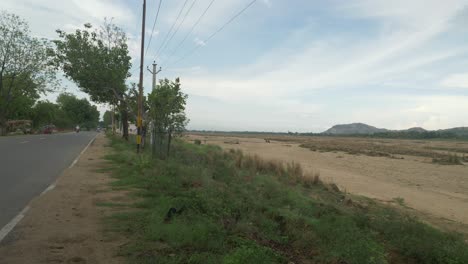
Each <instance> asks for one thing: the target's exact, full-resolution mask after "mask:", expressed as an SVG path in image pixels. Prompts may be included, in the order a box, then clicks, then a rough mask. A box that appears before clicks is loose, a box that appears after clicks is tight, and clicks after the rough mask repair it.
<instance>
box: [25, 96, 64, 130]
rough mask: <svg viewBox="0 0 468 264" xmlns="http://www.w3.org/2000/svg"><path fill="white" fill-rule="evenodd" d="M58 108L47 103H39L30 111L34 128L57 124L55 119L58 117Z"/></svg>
mask: <svg viewBox="0 0 468 264" xmlns="http://www.w3.org/2000/svg"><path fill="white" fill-rule="evenodd" d="M59 112H60V108H59V106H58V105H57V104H54V103H51V102H49V101H40V102H37V104H36V105H35V106H34V108H33V109H32V116H31V117H32V120H33V125H34V127H36V128H37V127H41V126H43V125H49V124H55V125H58V124H57V122H56V121H57V119H58V117H59V115H60V113H59Z"/></svg>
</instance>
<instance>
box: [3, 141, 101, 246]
mask: <svg viewBox="0 0 468 264" xmlns="http://www.w3.org/2000/svg"><path fill="white" fill-rule="evenodd" d="M98 135H99V134H97V135H96V136H94V137H93V139H91V141H89V143H88V145H86V147H85V148H84V149H83V150H82V151H81V153H80V155H78V157H77V158H76V159H75V160H74V161H73V163H72V164H71V165H70V167H69V168H72V167H73V166H74V165H75V164H76V163H77V162H78V160H79V159H80V157H81V155H83V153H84V152H85V151H86V150H87V149H88V148H89V146H90V145H91V144H92V143H93V141H94V140H95V139H96V137H97V136H98ZM40 139H45V138H40ZM55 186H56V184H55V182H54V183H53V184H51V185H50V186H49V187H47V188H46V189H45V190H44V191H43V192H42V193H41V194H40V195H39V196H42V195H44V194H46V193H47V192H49V191H51V190H53V189H54V188H55ZM28 210H29V205H28V206H26V207H25V208H24V209H23V210H22V211H21V212H20V213H19V214H18V215H16V216H15V218H13V219H12V220H11V221H10V222H9V223H8V224H6V225H5V226H4V227H3V228H2V229H1V230H0V242H2V240H3V239H4V238H5V237H6V236H7V235H8V234H9V233H10V232H11V230H13V228H15V226H16V225H17V224H18V223H19V222H20V221H21V220H22V219H23V218H24V216H25V215H26V212H27V211H28Z"/></svg>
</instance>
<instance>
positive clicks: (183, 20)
mask: <svg viewBox="0 0 468 264" xmlns="http://www.w3.org/2000/svg"><path fill="white" fill-rule="evenodd" d="M196 2H197V0H194V1H193V2H192V4H191V5H190V7H189V9H188V10H187V12H185V15H184V18H183V19H182V21H181V22H180V23H179V25H178V26H177V28H176V30H175V31H174V32H173V33H172V35H171V37H170V38H169V40H168V41H167V42H166V44H165V45H164V47H163V48H162V49H161V53H163V51H164V49H165V48H166V47H167V45H168V44H169V43H170V42H171V40H172V39H173V38H174V36H175V34H177V32H179V29H180V27H181V26H182V24H184V22H185V19H187V16H188V14H189V13H190V11H191V10H192V8H193V6H194V5H195V3H196Z"/></svg>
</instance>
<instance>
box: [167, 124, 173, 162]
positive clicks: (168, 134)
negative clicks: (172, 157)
mask: <svg viewBox="0 0 468 264" xmlns="http://www.w3.org/2000/svg"><path fill="white" fill-rule="evenodd" d="M171 141H172V131H170V130H169V131H168V132H167V154H166V157H169V151H171Z"/></svg>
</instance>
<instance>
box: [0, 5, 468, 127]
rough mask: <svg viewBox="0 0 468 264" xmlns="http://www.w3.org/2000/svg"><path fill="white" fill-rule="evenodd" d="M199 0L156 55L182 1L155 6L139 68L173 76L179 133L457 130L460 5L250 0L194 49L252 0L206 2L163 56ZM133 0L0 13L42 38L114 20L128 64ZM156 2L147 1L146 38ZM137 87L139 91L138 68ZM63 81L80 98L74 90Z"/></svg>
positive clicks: (136, 11)
mask: <svg viewBox="0 0 468 264" xmlns="http://www.w3.org/2000/svg"><path fill="white" fill-rule="evenodd" d="M193 1H194V0H188V2H187V5H186V7H185V10H184V11H183V12H182V16H183V15H184V14H185V12H186V11H187V10H188V7H189V6H191V5H192V3H193ZM210 1H211V0H198V1H196V2H195V4H194V5H193V8H192V10H191V11H190V13H188V16H187V19H186V20H185V21H184V23H183V24H180V29H179V31H178V32H177V34H175V35H174V38H173V39H172V40H171V42H169V43H168V44H167V47H166V48H165V49H163V51H162V52H160V53H161V54H156V51H157V50H158V49H159V47H160V46H161V43H162V41H163V39H164V37H165V35H166V34H167V32H168V30H169V29H170V27H171V26H172V25H173V23H174V20H175V18H176V16H177V14H178V12H179V11H180V9H181V7H182V5H183V4H184V2H185V0H163V2H162V5H161V13H160V16H159V19H158V23H157V26H156V31H155V34H154V36H153V40H152V44H151V46H149V48H148V54H147V58H146V61H145V65H150V64H151V63H152V61H153V60H157V62H158V63H160V65H161V66H162V68H163V71H162V72H161V73H160V74H159V76H158V77H159V78H166V77H167V78H175V77H177V76H180V78H181V81H182V87H183V90H184V91H185V92H186V93H188V94H189V101H188V107H187V114H188V116H189V118H190V119H191V122H190V125H189V128H192V129H207V130H209V129H215V130H257V131H313V132H320V131H323V130H325V129H327V128H329V127H330V126H332V125H334V124H337V123H351V122H365V123H368V124H371V125H375V126H378V127H385V128H391V129H403V128H408V127H413V126H422V127H424V128H427V129H439V128H448V127H455V126H468V119H467V113H468V27H466V25H467V23H468V6H467V4H468V0H445V1H441V0H392V1H387V0H347V1H342V0H330V1H312V0H310V1H306V0H295V1H285V0H258V1H257V2H256V3H255V4H254V5H253V6H252V7H251V8H249V9H248V10H247V11H246V12H245V13H243V14H242V15H241V16H240V17H238V19H236V20H235V21H233V22H232V23H231V24H230V25H229V26H227V27H226V28H225V29H224V30H223V31H221V32H220V33H219V34H218V35H216V36H215V37H214V38H213V39H211V40H210V41H209V42H207V43H205V42H203V41H204V40H205V39H206V38H207V37H208V36H209V35H211V34H212V33H213V32H215V31H216V30H217V29H218V28H219V27H220V26H221V25H222V24H223V23H224V22H226V21H227V20H228V19H229V18H230V17H231V16H232V15H234V14H235V13H237V12H238V11H239V10H241V9H242V8H243V7H244V6H246V5H247V4H248V3H249V2H250V1H251V0H216V1H215V2H214V3H213V5H212V7H211V8H210V10H209V11H208V13H207V14H206V16H205V17H204V18H203V20H202V21H201V22H200V24H199V25H198V26H197V27H196V28H195V30H194V32H193V33H192V34H191V35H189V37H188V38H187V41H186V42H185V43H184V45H183V46H182V47H181V48H180V49H178V50H175V53H174V56H172V57H169V54H171V53H172V52H173V51H174V49H175V48H176V47H177V44H179V43H180V41H181V40H182V39H183V38H184V37H185V36H186V34H187V33H188V31H189V30H190V28H191V26H192V25H193V24H194V23H195V21H196V20H197V18H198V17H199V16H200V14H201V13H202V12H203V10H204V9H205V8H206V7H207V6H208V4H209V2H210ZM141 2H142V1H141V0H127V1H124V0H112V1H111V0H70V1H55V0H42V1H37V0H2V1H1V3H0V8H1V9H5V10H8V11H10V12H14V13H16V14H18V15H20V16H22V17H23V18H25V19H26V20H27V21H28V22H29V23H30V27H31V31H32V32H33V34H35V35H37V36H42V37H48V38H54V37H55V36H56V34H55V29H57V28H61V29H65V30H70V31H71V30H74V29H75V28H77V27H80V26H81V25H82V24H83V23H86V22H91V23H93V24H99V23H100V22H101V21H102V20H103V18H104V17H114V21H115V22H116V23H117V24H118V25H120V26H121V27H123V28H124V29H125V31H126V32H127V34H128V36H129V46H130V51H131V55H132V57H133V63H134V65H138V64H139V41H140V38H139V35H140V21H139V20H140V16H141V14H140V11H141ZM158 3H159V0H148V19H147V29H146V32H147V33H148V34H150V33H151V28H152V25H153V21H154V16H155V15H156V9H157V5H158ZM179 21H180V20H179ZM176 27H179V25H178V24H177V25H176ZM197 46H200V47H199V49H198V50H197V51H196V52H195V53H194V54H193V55H192V56H190V57H187V58H185V59H184V60H182V61H180V62H179V63H176V64H174V62H175V61H177V60H178V59H179V58H181V57H183V55H184V54H186V53H187V52H188V51H190V50H192V49H193V48H194V47H197ZM136 70H137V69H136V67H135V72H137V71H136ZM137 77H138V76H137V74H135V76H134V77H132V78H131V79H130V80H129V81H135V82H136V81H137ZM144 84H145V91H146V92H149V91H150V87H151V76H150V75H149V74H148V73H147V72H145V83H144ZM64 85H66V86H67V87H68V88H67V89H68V91H71V92H74V93H76V94H77V95H78V96H80V97H83V96H86V95H85V94H83V93H80V92H78V89H77V88H76V87H75V86H74V85H73V83H71V82H64ZM54 96H55V95H49V96H48V97H47V98H49V99H50V100H53V99H54ZM100 109H101V110H103V109H105V106H100Z"/></svg>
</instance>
